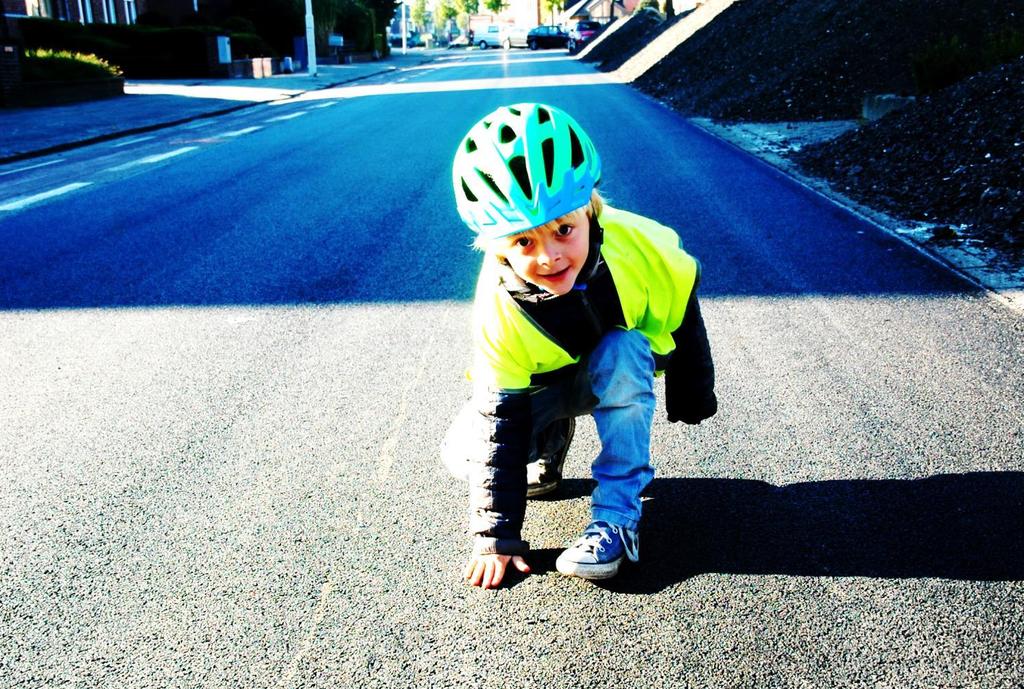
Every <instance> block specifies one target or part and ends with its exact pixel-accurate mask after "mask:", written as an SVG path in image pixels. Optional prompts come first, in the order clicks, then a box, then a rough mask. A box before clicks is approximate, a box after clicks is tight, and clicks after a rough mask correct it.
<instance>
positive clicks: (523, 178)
mask: <svg viewBox="0 0 1024 689" xmlns="http://www.w3.org/2000/svg"><path fill="white" fill-rule="evenodd" d="M508 169H509V170H511V171H512V174H513V175H515V178H516V182H518V183H519V188H520V189H522V190H523V193H524V194H526V198H528V199H530V200H531V201H532V200H533V189H532V188H531V187H530V173H528V172H527V171H526V158H524V157H523V156H516V157H515V158H512V159H511V160H509V161H508Z"/></svg>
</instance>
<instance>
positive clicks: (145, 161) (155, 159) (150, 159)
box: [107, 146, 199, 172]
mask: <svg viewBox="0 0 1024 689" xmlns="http://www.w3.org/2000/svg"><path fill="white" fill-rule="evenodd" d="M197 148H199V147H198V146H184V147H182V148H176V149H174V150H173V151H168V152H167V153H158V154H157V155H153V156H147V157H145V158H139V159H138V160H133V161H132V162H130V163H125V164H124V165H117V166H116V167H111V168H107V172H121V171H122V170H127V169H129V168H133V167H136V166H138V165H150V164H152V163H159V162H160V161H163V160H167V159H168V158H174V157H175V156H180V155H182V154H183V153H188V152H189V151H194V150H196V149H197Z"/></svg>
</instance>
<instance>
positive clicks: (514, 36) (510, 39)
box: [501, 26, 530, 50]
mask: <svg viewBox="0 0 1024 689" xmlns="http://www.w3.org/2000/svg"><path fill="white" fill-rule="evenodd" d="M529 34H530V32H529V31H527V30H526V29H525V28H524V27H522V26H505V27H502V32H501V36H502V40H501V45H502V47H504V48H505V50H509V49H511V48H525V47H526V46H527V45H528V43H527V38H526V37H527V36H529Z"/></svg>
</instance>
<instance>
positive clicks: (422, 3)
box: [409, 0, 427, 31]
mask: <svg viewBox="0 0 1024 689" xmlns="http://www.w3.org/2000/svg"><path fill="white" fill-rule="evenodd" d="M409 18H410V19H412V25H413V26H414V27H415V28H416V29H417V30H418V31H426V30H427V0H413V3H412V13H411V14H410V15H409Z"/></svg>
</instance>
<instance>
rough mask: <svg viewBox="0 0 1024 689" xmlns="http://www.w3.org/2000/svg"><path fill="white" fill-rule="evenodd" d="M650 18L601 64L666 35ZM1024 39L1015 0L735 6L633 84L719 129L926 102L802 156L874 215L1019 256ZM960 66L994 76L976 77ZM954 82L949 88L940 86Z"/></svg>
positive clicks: (1023, 242) (776, 1)
mask: <svg viewBox="0 0 1024 689" xmlns="http://www.w3.org/2000/svg"><path fill="white" fill-rule="evenodd" d="M652 17H657V15H652V16H650V17H648V18H646V19H645V20H644V21H640V22H630V24H627V25H626V26H624V27H623V28H622V29H620V30H619V31H617V32H616V34H613V35H612V36H610V37H609V40H608V41H607V43H608V45H599V46H597V47H596V48H595V49H594V51H592V55H591V57H592V58H593V59H594V60H595V61H597V62H599V63H600V65H601V68H602V69H614V68H616V67H618V66H619V64H621V60H619V61H616V58H615V57H614V53H615V52H618V53H620V54H625V55H626V56H627V57H628V55H632V54H633V53H635V52H636V51H637V50H638V49H639V48H640V47H642V43H645V42H649V41H650V40H651V39H652V38H653V37H654V36H657V35H658V34H659V33H660V32H661V31H663V30H664V29H665V28H666V24H667V23H661V24H658V23H657V22H656V21H653V20H652ZM634 23H635V26H631V25H632V24H634ZM619 34H622V35H621V36H620V35H619ZM1022 41H1024V2H1021V0H960V1H956V0H740V1H739V2H736V3H735V4H733V5H732V6H731V7H729V8H728V9H726V10H725V11H724V12H722V14H721V15H719V16H718V17H717V18H716V19H715V20H714V21H712V22H711V23H710V24H709V25H708V26H707V27H705V28H703V29H701V30H700V31H698V32H697V33H696V34H695V35H694V36H693V37H691V38H690V39H689V40H688V41H686V42H684V43H682V44H681V45H680V46H678V47H677V48H676V49H675V50H674V51H673V52H671V53H670V54H668V55H667V56H666V57H665V58H664V59H663V60H661V61H660V62H659V63H658V64H657V65H656V66H655V67H653V68H652V69H651V70H649V71H648V72H647V73H646V74H644V75H643V76H642V77H640V79H638V80H637V81H636V82H635V85H636V86H637V87H638V88H640V89H641V90H643V91H646V92H647V93H649V94H651V95H652V96H654V97H656V98H658V99H660V100H662V101H663V102H665V103H667V104H669V105H670V106H671V107H673V108H675V109H677V110H680V111H681V112H683V113H684V114H687V115H694V116H703V117H711V118H714V119H716V120H718V121H724V122H787V121H822V120H833V119H855V118H857V117H859V116H860V113H861V105H862V101H863V98H864V96H865V95H869V94H878V93H895V94H902V95H914V96H917V97H918V99H917V102H916V103H914V104H912V105H910V106H909V107H907V108H905V109H904V110H901V111H899V112H896V113H892V114H890V115H887V116H886V117H884V118H882V119H881V120H878V121H877V122H874V123H870V124H865V125H864V126H862V127H860V128H858V129H857V130H856V131H854V132H850V133H849V134H846V135H844V136H842V137H840V138H838V139H836V140H834V141H831V142H827V143H824V144H819V145H815V146H810V147H808V148H807V149H805V150H803V151H801V152H800V153H799V154H798V155H795V156H794V160H796V162H797V163H798V164H799V165H801V166H802V168H803V169H804V170H805V171H806V172H808V173H810V174H813V175H815V176H819V177H824V178H826V179H828V180H829V181H830V182H831V183H832V184H833V185H834V186H835V187H836V188H838V189H839V190H840V191H843V192H845V193H847V194H848V195H850V196H852V197H854V198H856V199H858V200H860V201H861V202H863V203H865V204H867V205H869V206H873V207H876V208H879V209H881V210H885V211H887V212H889V213H890V214H893V215H896V216H897V217H901V218H903V219H904V220H912V221H922V222H926V223H931V224H933V225H935V226H936V236H937V237H939V238H944V239H945V240H948V241H958V240H964V239H966V240H969V241H973V242H980V243H983V244H985V245H986V246H989V247H991V248H995V249H997V250H998V251H1001V252H1003V253H1004V254H1005V255H1006V257H1007V258H1008V260H1010V261H1018V262H1019V261H1020V260H1021V259H1022V258H1024V179H1022V175H1024V172H1022V171H1024V67H1022V65H1021V58H1017V57H1015V56H1018V55H1020V54H1021V53H1024V43H1022ZM637 43H641V45H637ZM599 49H600V51H599ZM1014 51H1016V52H1014ZM996 54H999V57H998V58H996V59H993V55H996ZM965 56H970V57H971V59H974V58H975V57H976V58H977V60H978V65H977V68H979V69H980V68H983V67H984V68H985V71H983V72H981V73H978V74H976V75H974V76H971V77H969V76H968V75H970V74H971V73H972V72H973V71H974V69H973V67H972V65H973V63H972V62H970V60H967V58H965ZM986 60H987V63H986ZM965 62H966V66H965ZM986 64H987V67H986ZM992 65H995V66H992ZM957 79H959V81H957ZM944 82H948V83H952V84H953V85H952V86H949V87H946V88H939V87H940V86H941V85H942V84H943V83H944Z"/></svg>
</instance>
